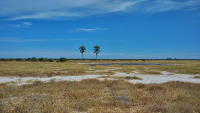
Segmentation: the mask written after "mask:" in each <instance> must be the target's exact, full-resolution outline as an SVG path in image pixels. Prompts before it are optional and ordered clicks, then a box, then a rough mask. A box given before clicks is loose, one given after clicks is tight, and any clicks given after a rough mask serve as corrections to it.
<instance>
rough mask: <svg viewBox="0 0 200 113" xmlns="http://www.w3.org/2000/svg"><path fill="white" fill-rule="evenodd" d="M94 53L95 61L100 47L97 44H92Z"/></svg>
mask: <svg viewBox="0 0 200 113" xmlns="http://www.w3.org/2000/svg"><path fill="white" fill-rule="evenodd" d="M93 48H94V49H93V50H94V53H96V61H97V54H98V53H99V52H100V47H99V46H94V47H93Z"/></svg>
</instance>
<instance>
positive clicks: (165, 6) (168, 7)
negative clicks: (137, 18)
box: [145, 0, 200, 12]
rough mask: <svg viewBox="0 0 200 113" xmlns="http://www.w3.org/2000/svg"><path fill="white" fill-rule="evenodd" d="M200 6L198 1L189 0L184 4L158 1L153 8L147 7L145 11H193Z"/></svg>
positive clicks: (169, 0) (165, 0)
mask: <svg viewBox="0 0 200 113" xmlns="http://www.w3.org/2000/svg"><path fill="white" fill-rule="evenodd" d="M198 6H200V1H198V0H187V1H183V2H177V1H172V0H156V1H154V2H153V3H152V6H150V7H147V8H146V9H145V11H148V12H165V11H172V10H180V9H184V8H189V9H193V8H194V7H198Z"/></svg>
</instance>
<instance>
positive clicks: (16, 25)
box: [8, 24, 22, 27]
mask: <svg viewBox="0 0 200 113" xmlns="http://www.w3.org/2000/svg"><path fill="white" fill-rule="evenodd" d="M8 26H10V27H22V26H21V25H18V24H9V25H8Z"/></svg>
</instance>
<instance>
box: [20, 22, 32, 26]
mask: <svg viewBox="0 0 200 113" xmlns="http://www.w3.org/2000/svg"><path fill="white" fill-rule="evenodd" d="M20 23H22V24H23V25H25V26H31V25H32V23H31V22H20Z"/></svg>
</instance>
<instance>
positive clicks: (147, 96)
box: [0, 60, 200, 113]
mask: <svg viewBox="0 0 200 113" xmlns="http://www.w3.org/2000/svg"><path fill="white" fill-rule="evenodd" d="M109 62H112V63H116V62H123V63H160V64H175V65H162V66H161V65H132V66H131V65H129V66H122V65H110V66H99V65H97V66H90V65H83V64H78V63H96V62H95V61H90V60H84V61H80V60H79V61H78V60H68V61H67V62H64V63H61V62H59V63H57V62H15V61H7V62H0V76H20V77H25V76H26V77H28V76H31V77H44V76H47V77H51V76H57V75H87V74H92V75H93V74H99V75H104V74H105V75H110V76H104V77H105V78H106V77H108V78H114V79H118V80H104V81H98V80H96V79H87V80H82V81H80V82H77V81H59V82H57V81H56V80H55V79H52V80H50V81H49V82H47V83H43V82H41V81H39V80H29V81H26V82H27V83H32V84H29V85H22V86H15V85H14V84H13V85H11V84H10V83H3V84H0V113H6V112H11V113H17V112H19V113H26V112H27V113H31V112H33V113H35V112H44V113H45V112H46V113H50V112H51V113H68V112H69V113H77V112H94V113H100V112H116V113H117V112H128V113H130V112H141V113H143V112H151V113H152V112H169V113H192V112H196V113H198V112H200V103H199V102H200V84H195V83H184V82H167V83H162V84H141V83H138V84H132V83H129V82H127V81H124V80H123V79H139V78H134V77H133V78H132V77H130V78H129V77H128V78H127V77H119V76H113V74H115V73H116V72H123V73H127V74H129V73H133V71H138V72H140V73H143V74H158V76H159V74H160V71H169V72H172V73H183V74H200V61H192V60H191V61H185V60H184V61H181V60H180V61H167V60H163V61H160V60H159V61H158V60H155V61H148V60H146V61H141V60H139V61H135V60H129V61H122V60H115V61H112V60H100V61H98V62H97V63H109ZM169 76H170V75H169ZM197 78H198V77H197ZM11 83H13V82H11Z"/></svg>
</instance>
